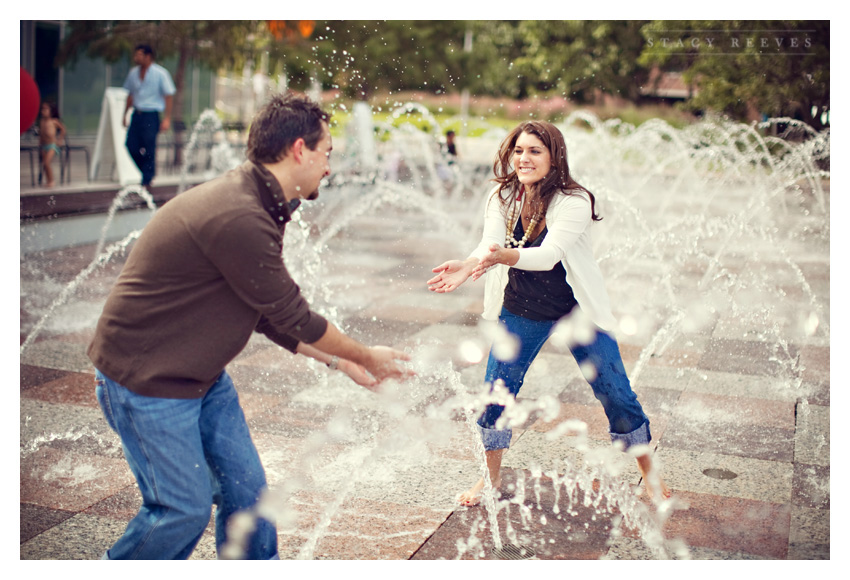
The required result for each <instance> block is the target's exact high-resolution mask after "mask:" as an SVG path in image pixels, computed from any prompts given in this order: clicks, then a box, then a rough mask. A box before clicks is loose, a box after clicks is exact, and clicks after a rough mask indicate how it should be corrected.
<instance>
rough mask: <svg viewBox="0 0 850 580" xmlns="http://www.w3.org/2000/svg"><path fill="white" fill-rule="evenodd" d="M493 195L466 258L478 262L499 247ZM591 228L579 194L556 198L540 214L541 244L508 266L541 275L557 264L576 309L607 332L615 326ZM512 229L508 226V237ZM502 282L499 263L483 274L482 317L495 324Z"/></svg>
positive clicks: (498, 209) (498, 207)
mask: <svg viewBox="0 0 850 580" xmlns="http://www.w3.org/2000/svg"><path fill="white" fill-rule="evenodd" d="M496 191H497V189H494V190H493V191H491V192H490V194H488V195H487V202H486V204H485V209H484V232H483V235H482V236H481V243H479V244H478V247H476V248H475V250H474V251H473V252H472V253H471V254H470V257H475V258H477V259H479V260H480V259H481V258H483V257H484V256H485V255H487V253H488V252H489V247H490V245H491V244H498V245H500V246H504V244H505V219H506V216H505V208H504V206H502V204H501V203H500V202H499V200H498V199H497V198H496V197H495V196H496V195H497V194H496ZM523 201H524V199H523ZM592 223H593V220H592V218H591V207H590V198H589V197H588V196H587V194H586V193H585V192H583V191H581V190H574V191H573V193H572V194H570V195H563V194H559V195H556V196H555V197H554V199H552V202H551V203H550V204H549V209H547V210H546V228H547V229H548V233H547V234H546V237H545V238H544V240H543V243H542V244H541V245H540V246H539V247H536V248H519V261H518V262H517V263H516V264H514V265H513V266H511V267H513V268H519V269H520V270H541V271H545V270H551V269H552V268H553V267H554V266H555V264H557V263H558V262H559V261H560V262H561V263H562V264H563V265H564V270H566V272H567V278H566V279H567V283H568V284H569V285H570V287H571V288H572V289H573V294H574V295H575V298H576V300H577V301H578V305H579V307H580V308H581V310H582V311H583V312H584V314H586V315H587V316H589V317H590V319H591V320H592V321H593V323H594V324H596V326H598V327H600V328H602V329H603V330H606V331H609V332H613V331H614V329H615V327H616V325H617V321H616V319H615V318H614V315H613V314H612V312H611V303H610V301H609V299H608V292H607V291H606V290H605V281H604V280H603V278H602V272H601V271H600V269H599V264H597V262H596V259H595V258H594V257H593V247H592V243H591V238H590V224H592ZM515 225H516V224H512V227H511V233H513V227H514V226H515ZM507 282H508V266H505V265H503V264H500V265H498V266H496V267H495V268H491V269H490V270H489V271H488V272H487V275H486V276H485V289H484V312H483V314H482V316H483V317H484V318H486V319H488V320H495V319H497V318H498V317H499V312H500V311H501V309H502V302H503V300H504V294H505V286H506V285H507Z"/></svg>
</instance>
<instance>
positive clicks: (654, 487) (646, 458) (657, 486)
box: [637, 453, 673, 499]
mask: <svg viewBox="0 0 850 580" xmlns="http://www.w3.org/2000/svg"><path fill="white" fill-rule="evenodd" d="M637 463H638V469H639V470H640V474H641V476H643V485H644V488H645V489H646V495H647V496H648V497H649V499H653V498H654V497H655V492H656V491H660V493H661V498H662V499H670V497H671V496H672V495H673V492H672V491H670V488H668V487H667V484H666V483H664V480H663V479H661V476H660V475H659V474H658V473H657V472H655V471H653V468H652V459H651V457H650V455H649V453H647V454H646V455H641V456H640V457H638V458H637Z"/></svg>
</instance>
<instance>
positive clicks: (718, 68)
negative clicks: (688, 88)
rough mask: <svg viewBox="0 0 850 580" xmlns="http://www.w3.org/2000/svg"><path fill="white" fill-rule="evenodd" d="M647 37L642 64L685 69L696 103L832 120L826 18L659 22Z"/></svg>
mask: <svg viewBox="0 0 850 580" xmlns="http://www.w3.org/2000/svg"><path fill="white" fill-rule="evenodd" d="M643 35H644V37H645V39H646V41H647V42H646V46H645V48H644V50H643V53H642V54H641V56H640V59H639V62H641V63H642V64H643V65H645V66H652V65H656V66H659V67H661V68H666V69H668V70H671V69H672V70H680V71H683V78H684V80H685V81H686V82H688V83H689V84H692V85H693V86H695V87H696V88H697V89H698V90H697V92H696V94H695V95H694V96H693V97H692V98H691V99H690V100H689V102H688V107H690V108H692V109H697V110H714V111H718V112H721V113H724V114H728V115H730V116H732V117H734V118H737V119H745V118H746V117H747V115H748V114H752V112H753V111H758V112H760V113H763V114H766V115H768V116H771V117H786V116H787V117H795V118H798V119H801V120H803V121H805V122H806V123H808V124H809V125H811V126H812V127H814V128H815V129H821V128H823V127H824V126H825V125H826V124H828V120H826V119H827V116H826V115H824V114H825V113H826V114H828V113H829V109H830V103H829V21H802V20H794V21H763V20H759V21H745V20H742V21H693V20H688V21H656V22H653V23H651V24H647V25H646V26H644V27H643Z"/></svg>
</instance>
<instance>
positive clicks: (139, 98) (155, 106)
mask: <svg viewBox="0 0 850 580" xmlns="http://www.w3.org/2000/svg"><path fill="white" fill-rule="evenodd" d="M133 62H134V63H136V65H137V66H135V67H133V68H132V69H130V72H129V74H128V75H127V80H126V81H124V88H125V89H127V91H128V92H129V95H128V96H127V106H126V108H125V109H124V126H125V127H126V126H127V111H129V110H130V109H131V108H132V109H133V116H132V118H131V120H130V128H129V129H128V130H127V149H128V150H129V151H130V156H131V157H132V158H133V161H134V162H135V163H136V165H137V166H138V168H139V170H140V171H141V172H142V186H143V187H150V184H151V181H152V180H153V176H154V174H155V173H156V136H157V134H158V133H159V132H160V131H167V130H168V129H169V127H170V126H171V106H172V102H173V100H174V99H173V98H174V93H175V92H177V89H176V88H175V87H174V81H172V80H171V75H170V74H168V71H167V70H165V69H164V68H163V67H161V66H160V65H158V64H156V63H155V62H154V52H153V49H152V48H151V47H150V46H148V45H147V44H140V45H138V46H137V47H136V52H135V53H134V54H133ZM160 113H163V118H162V121H161V122H160V119H159V115H160Z"/></svg>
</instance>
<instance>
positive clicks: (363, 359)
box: [308, 322, 372, 365]
mask: <svg viewBox="0 0 850 580" xmlns="http://www.w3.org/2000/svg"><path fill="white" fill-rule="evenodd" d="M308 346H311V347H313V348H314V349H317V350H319V351H321V352H323V353H326V354H328V355H331V356H333V355H336V356H338V357H340V358H344V359H348V360H350V361H352V362H356V363H357V364H360V365H368V364H369V362H370V361H371V359H372V356H371V354H370V351H369V347H367V346H366V345H364V344H361V343H359V342H357V341H356V340H354V339H353V338H351V337H349V336H346V335H345V334H343V333H342V332H340V330H339V329H338V328H337V327H336V326H334V325H333V324H331V323H330V322H328V328H327V330H325V334H323V335H322V338H320V339H319V340H317V341H316V342H314V343H311V344H309V345H308ZM313 358H316V357H313ZM320 360H321V359H320Z"/></svg>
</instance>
